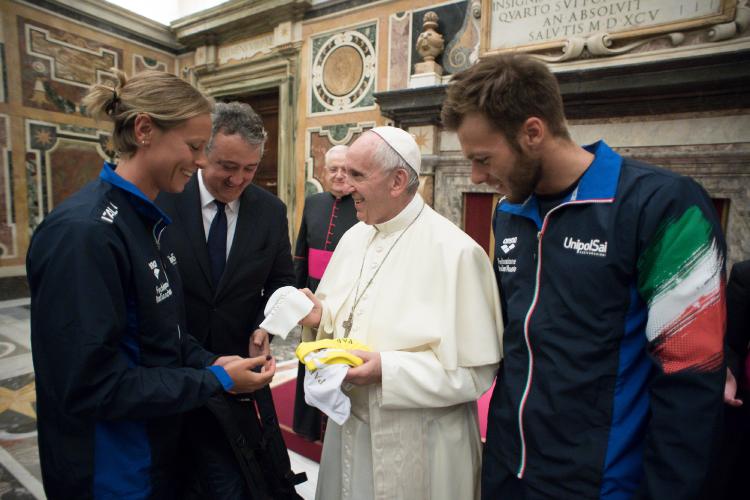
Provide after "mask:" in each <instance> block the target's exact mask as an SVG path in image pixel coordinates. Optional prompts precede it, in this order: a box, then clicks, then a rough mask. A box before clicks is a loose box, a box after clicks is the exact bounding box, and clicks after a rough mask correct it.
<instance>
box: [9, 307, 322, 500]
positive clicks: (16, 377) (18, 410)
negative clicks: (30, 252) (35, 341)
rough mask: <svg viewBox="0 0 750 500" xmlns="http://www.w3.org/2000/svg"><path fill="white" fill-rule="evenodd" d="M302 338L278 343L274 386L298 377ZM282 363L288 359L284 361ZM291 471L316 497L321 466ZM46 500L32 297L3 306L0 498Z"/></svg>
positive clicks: (303, 491)
mask: <svg viewBox="0 0 750 500" xmlns="http://www.w3.org/2000/svg"><path fill="white" fill-rule="evenodd" d="M298 341H299V336H298V334H297V335H295V334H292V335H290V336H289V337H288V338H287V340H286V341H283V340H281V339H275V340H274V342H273V344H272V349H273V353H274V355H275V356H276V357H277V360H278V361H279V364H278V372H277V375H276V377H275V378H274V384H273V385H275V384H277V383H281V382H283V381H285V380H289V379H290V378H294V377H296V368H297V363H296V361H294V360H292V359H291V358H292V356H293V355H294V347H295V346H296V344H297V342H298ZM282 360H289V361H287V362H282ZM289 455H290V458H291V461H292V469H293V470H294V471H295V472H306V473H307V477H308V478H309V479H308V481H307V482H306V483H303V484H301V485H299V486H298V487H297V491H298V492H299V494H300V495H301V496H302V497H303V498H305V499H312V498H314V496H315V485H316V482H317V481H316V479H317V476H318V464H317V463H315V462H313V461H311V460H308V459H307V458H305V457H302V456H300V455H297V454H296V453H294V452H290V454H289ZM34 498H37V499H43V498H45V495H44V489H43V488H42V481H41V470H40V468H39V453H38V450H37V438H36V393H35V387H34V370H33V366H32V362H31V343H30V325H29V301H28V299H20V300H11V301H4V302H0V500H16V499H17V500H26V499H34Z"/></svg>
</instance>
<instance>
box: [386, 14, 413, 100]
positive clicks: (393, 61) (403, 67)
mask: <svg viewBox="0 0 750 500" xmlns="http://www.w3.org/2000/svg"><path fill="white" fill-rule="evenodd" d="M388 22H389V26H388V90H398V89H405V88H407V87H408V86H409V68H410V67H411V50H409V43H410V41H411V12H398V13H396V14H391V16H390V17H389V18H388ZM404 54H406V57H404Z"/></svg>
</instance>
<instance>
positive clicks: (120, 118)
mask: <svg viewBox="0 0 750 500" xmlns="http://www.w3.org/2000/svg"><path fill="white" fill-rule="evenodd" d="M112 71H113V72H114V73H115V75H116V76H117V82H116V83H115V85H114V87H111V86H107V85H104V84H101V83H97V84H94V85H92V86H91V89H90V90H89V93H88V94H87V95H86V97H84V98H83V101H82V102H81V104H82V105H83V107H84V108H85V111H86V112H87V113H88V114H89V115H91V116H92V117H93V118H95V119H104V118H105V117H106V118H109V119H110V120H112V121H113V122H114V124H115V126H114V130H113V131H112V142H113V143H114V146H115V149H116V150H117V151H118V152H119V153H120V155H121V156H124V157H129V156H132V155H133V154H134V153H135V152H136V150H137V149H138V142H137V141H136V138H135V130H134V128H133V126H134V123H135V118H136V116H138V115H139V114H146V115H148V116H150V117H151V119H152V120H153V123H154V125H156V126H157V127H159V128H160V129H162V130H166V129H170V128H173V127H176V126H178V125H180V124H182V123H183V122H185V121H186V120H189V119H190V118H193V117H195V116H199V115H202V114H206V113H210V112H211V111H212V110H213V100H212V99H211V98H209V97H206V96H204V95H203V94H202V93H201V92H200V91H199V90H198V89H196V88H195V87H193V86H192V85H190V84H189V83H188V82H186V81H185V80H182V79H180V78H178V77H177V76H175V75H173V74H171V73H166V72H164V71H152V70H149V71H143V72H141V73H137V74H135V75H133V77H132V78H128V77H127V75H126V74H125V73H124V72H123V71H121V70H119V69H116V68H113V69H112Z"/></svg>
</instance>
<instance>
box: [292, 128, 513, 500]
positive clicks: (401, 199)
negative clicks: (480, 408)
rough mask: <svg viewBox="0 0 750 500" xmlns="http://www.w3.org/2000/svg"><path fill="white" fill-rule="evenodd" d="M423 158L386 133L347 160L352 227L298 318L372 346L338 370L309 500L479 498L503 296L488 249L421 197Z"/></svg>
mask: <svg viewBox="0 0 750 500" xmlns="http://www.w3.org/2000/svg"><path fill="white" fill-rule="evenodd" d="M420 162H421V157H420V154H419V148H418V147H417V144H416V142H415V141H414V139H413V138H412V136H411V135H410V134H408V133H407V132H405V131H403V130H401V129H398V128H394V127H376V128H374V129H371V130H370V131H367V132H365V133H364V134H363V135H362V136H361V137H360V138H359V139H357V140H356V141H355V142H354V144H352V146H351V148H350V149H349V152H348V153H347V157H346V164H347V165H346V167H347V179H348V180H347V182H348V183H349V184H350V186H351V189H352V197H353V198H354V202H355V207H356V210H357V218H358V219H359V220H360V221H361V223H359V224H357V225H355V226H354V227H352V228H351V229H350V230H349V231H348V232H347V233H346V234H345V235H344V236H343V238H342V239H341V241H340V242H339V245H338V246H337V247H336V250H335V251H334V254H333V257H332V258H331V261H330V264H329V266H328V268H327V270H326V273H325V275H324V276H323V279H322V281H321V283H320V285H319V286H318V289H317V292H316V294H315V295H313V294H312V293H311V292H309V290H307V291H306V293H307V294H308V296H309V297H310V298H311V299H312V300H313V302H314V303H315V307H314V308H313V311H312V312H311V313H310V315H308V316H307V317H306V318H304V319H303V321H302V324H303V326H306V327H312V328H314V329H317V338H319V339H320V338H327V337H334V338H339V337H350V338H352V339H354V340H357V341H359V342H361V343H363V344H366V345H368V346H369V347H370V348H371V349H372V352H361V351H357V352H356V353H357V354H358V355H359V356H360V357H361V358H362V359H363V360H364V361H365V362H364V364H363V365H361V366H359V367H356V368H350V369H349V371H348V373H347V376H346V379H345V382H348V384H346V383H345V384H344V390H345V391H346V392H347V394H348V396H349V397H350V398H351V403H352V410H351V415H350V416H349V418H348V420H347V421H346V422H345V423H344V424H343V425H342V426H339V425H337V424H335V423H334V422H332V421H329V424H328V428H327V429H326V436H325V441H324V445H323V456H322V459H321V465H320V476H319V478H318V490H317V493H316V498H318V499H326V500H330V499H337V498H340V499H357V500H365V499H373V498H378V499H397V498H399V499H409V500H414V499H433V500H435V499H446V500H447V499H451V500H453V499H459V498H460V499H471V498H476V497H477V496H478V484H479V469H480V438H479V429H478V425H477V407H476V403H475V401H476V399H477V398H478V397H479V396H480V395H481V394H482V393H483V392H485V391H486V390H487V389H488V388H489V387H490V385H491V383H492V380H493V378H494V375H495V371H496V369H497V366H498V362H499V360H500V357H501V347H500V346H501V342H500V337H501V335H502V318H501V313H500V305H499V298H498V293H497V287H496V286H495V281H494V276H493V274H492V268H491V265H490V262H489V259H488V258H487V255H486V254H485V253H484V250H482V248H481V247H480V246H479V245H477V244H476V243H475V242H474V241H473V240H472V239H471V238H469V236H467V235H466V234H465V233H464V232H462V231H461V230H460V229H459V228H457V227H456V226H455V225H453V224H452V223H451V222H450V221H448V220H447V219H445V218H444V217H442V216H440V215H438V214H437V213H436V212H435V211H433V210H432V209H431V208H430V207H429V206H427V205H426V204H425V202H424V200H423V199H422V197H421V196H419V194H417V188H418V186H419V176H418V174H419V168H420ZM309 333H310V329H309V328H308V329H306V332H305V334H309ZM349 384H351V388H350V389H348V390H347V388H346V386H348V385H349Z"/></svg>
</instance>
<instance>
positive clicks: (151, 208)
mask: <svg viewBox="0 0 750 500" xmlns="http://www.w3.org/2000/svg"><path fill="white" fill-rule="evenodd" d="M116 168H117V165H115V164H113V163H109V162H106V161H105V162H104V166H103V167H102V171H101V173H100V174H99V178H100V179H101V180H103V181H104V182H107V183H109V184H111V185H113V186H114V187H116V188H119V189H121V190H123V191H125V192H126V193H127V194H128V195H130V199H131V200H132V201H133V206H134V207H135V209H136V210H137V211H138V213H140V214H141V215H143V216H145V217H147V218H149V219H151V220H152V221H154V222H157V221H159V220H161V221H163V222H164V224H165V225H168V224H171V223H172V220H171V219H170V218H169V217H168V216H167V214H165V213H164V212H163V211H162V210H161V209H160V208H159V207H157V206H156V205H155V204H154V202H153V201H151V200H150V199H149V198H148V196H146V195H145V194H143V191H141V190H140V189H138V187H137V186H136V185H135V184H133V183H132V182H130V181H126V180H125V179H123V178H122V177H120V176H119V175H117V173H116V172H115V169H116Z"/></svg>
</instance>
